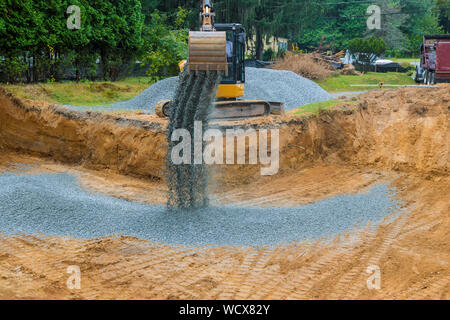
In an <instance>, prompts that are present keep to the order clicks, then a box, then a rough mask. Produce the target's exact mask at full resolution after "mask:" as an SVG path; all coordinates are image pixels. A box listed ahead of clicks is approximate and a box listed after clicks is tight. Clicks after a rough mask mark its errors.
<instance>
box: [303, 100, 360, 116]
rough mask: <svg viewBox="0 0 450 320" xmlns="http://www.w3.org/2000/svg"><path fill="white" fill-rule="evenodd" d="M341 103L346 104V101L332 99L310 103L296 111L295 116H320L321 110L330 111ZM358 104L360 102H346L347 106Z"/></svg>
mask: <svg viewBox="0 0 450 320" xmlns="http://www.w3.org/2000/svg"><path fill="white" fill-rule="evenodd" d="M341 102H344V100H341V99H332V100H328V101H321V102H313V103H310V104H307V105H305V106H302V107H299V108H297V109H295V110H294V114H295V115H300V116H303V115H309V114H312V115H318V114H319V112H320V111H321V110H330V109H332V108H334V107H335V106H336V105H337V104H339V103H341ZM358 102H359V101H358V100H355V101H353V100H352V101H348V100H345V104H346V105H352V104H356V103H358Z"/></svg>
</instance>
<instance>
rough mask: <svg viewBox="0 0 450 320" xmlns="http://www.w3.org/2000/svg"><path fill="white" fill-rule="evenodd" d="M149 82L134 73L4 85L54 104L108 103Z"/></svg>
mask: <svg viewBox="0 0 450 320" xmlns="http://www.w3.org/2000/svg"><path fill="white" fill-rule="evenodd" d="M150 85H151V83H150V82H149V80H148V78H146V77H133V78H126V79H123V80H119V81H116V82H104V81H96V82H90V81H89V82H79V83H76V82H73V81H65V82H58V83H40V84H30V85H28V84H23V85H20V84H14V85H4V86H3V87H4V88H5V89H6V90H8V91H9V92H11V93H13V94H14V95H15V96H17V97H19V98H24V99H30V100H42V101H46V102H49V103H56V104H72V105H80V106H95V105H109V104H112V103H114V102H119V101H124V100H129V99H131V98H133V97H135V96H137V95H138V94H140V93H141V92H142V91H143V90H145V89H147V88H148V87H149V86H150Z"/></svg>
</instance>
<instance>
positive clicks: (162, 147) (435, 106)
mask: <svg viewBox="0 0 450 320" xmlns="http://www.w3.org/2000/svg"><path fill="white" fill-rule="evenodd" d="M359 99H360V101H361V102H360V103H358V104H356V105H355V104H349V105H345V104H344V105H340V106H338V107H337V108H336V110H333V111H329V112H323V113H321V114H320V115H319V116H318V117H309V118H300V117H295V116H292V115H290V116H285V117H282V118H271V119H266V120H264V121H260V120H250V121H246V122H243V123H242V124H243V125H244V126H254V127H272V128H274V127H277V128H280V151H281V152H280V173H281V174H283V173H289V172H290V171H292V170H298V169H301V168H305V167H310V166H312V165H314V164H317V163H330V164H351V165H355V166H361V167H366V166H370V167H376V168H381V169H387V170H396V171H406V172H415V173H420V174H432V175H434V174H436V175H448V171H449V170H448V169H449V161H448V159H449V158H448V156H449V151H448V150H449V148H448V143H449V140H450V139H449V105H450V102H449V101H450V87H449V86H445V85H444V86H441V87H439V88H435V89H429V88H419V89H417V88H404V89H399V90H396V91H377V92H371V93H368V94H365V95H362V96H361V97H360V98H359ZM165 125H166V123H165V121H162V120H160V119H157V118H156V117H153V116H145V117H144V116H136V115H132V116H130V115H104V114H103V115H102V114H98V113H77V112H70V111H67V110H65V109H62V108H60V107H57V106H47V105H43V104H39V103H33V102H29V101H28V102H27V103H24V102H21V101H19V100H18V99H15V98H14V97H12V96H11V95H8V94H6V93H5V92H4V91H3V90H0V147H3V148H7V149H12V150H16V151H19V152H24V153H29V154H33V155H39V156H46V157H51V158H53V159H55V160H58V161H62V162H65V163H69V164H82V165H85V166H86V167H90V168H94V169H112V170H115V171H117V172H119V173H122V174H129V175H134V176H140V177H162V172H163V168H164V159H165V154H166V148H167V144H166V138H165ZM218 169H219V170H218V172H219V176H218V179H219V181H224V182H229V183H233V184H234V183H248V182H251V181H254V180H255V179H256V180H257V179H261V177H260V170H259V169H260V168H258V167H256V166H253V167H252V166H248V165H241V166H239V165H236V166H228V165H227V166H222V167H219V168H218Z"/></svg>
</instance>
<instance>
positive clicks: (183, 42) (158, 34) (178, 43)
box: [143, 8, 189, 81]
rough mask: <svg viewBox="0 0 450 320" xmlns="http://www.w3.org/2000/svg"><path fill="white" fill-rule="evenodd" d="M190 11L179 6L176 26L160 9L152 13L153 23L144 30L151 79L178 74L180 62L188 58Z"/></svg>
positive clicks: (145, 54)
mask: <svg viewBox="0 0 450 320" xmlns="http://www.w3.org/2000/svg"><path fill="white" fill-rule="evenodd" d="M188 14H189V12H188V11H187V10H184V9H182V8H179V10H178V13H177V19H176V20H175V21H176V23H175V25H174V27H172V28H171V27H169V25H168V24H167V19H168V17H167V15H166V14H162V13H160V12H159V11H158V10H156V11H155V12H153V13H152V15H151V23H150V25H149V26H148V27H146V29H145V32H144V40H145V46H144V49H145V53H144V56H143V60H144V63H145V64H146V65H148V66H149V70H148V71H147V74H148V75H149V76H150V78H151V80H154V81H155V80H159V79H161V78H163V77H164V76H167V75H176V74H178V63H179V62H180V61H181V60H184V59H187V55H188V38H189V29H188V28H186V24H185V23H186V17H187V16H188Z"/></svg>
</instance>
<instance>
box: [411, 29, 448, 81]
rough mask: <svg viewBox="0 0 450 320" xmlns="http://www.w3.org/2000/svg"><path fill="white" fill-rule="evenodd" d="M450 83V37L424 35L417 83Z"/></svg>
mask: <svg viewBox="0 0 450 320" xmlns="http://www.w3.org/2000/svg"><path fill="white" fill-rule="evenodd" d="M420 80H422V81H423V83H425V84H428V85H430V84H435V83H441V82H450V35H445V34H439V35H424V37H423V44H422V47H421V59H420V66H418V67H417V73H416V81H420Z"/></svg>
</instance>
